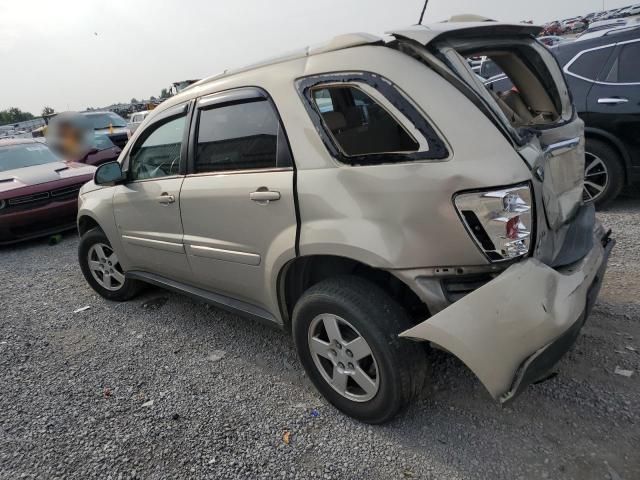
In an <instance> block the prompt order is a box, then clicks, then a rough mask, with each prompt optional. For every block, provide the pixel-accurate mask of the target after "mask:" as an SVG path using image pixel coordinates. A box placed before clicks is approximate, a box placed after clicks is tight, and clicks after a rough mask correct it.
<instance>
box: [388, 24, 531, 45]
mask: <svg viewBox="0 0 640 480" xmlns="http://www.w3.org/2000/svg"><path fill="white" fill-rule="evenodd" d="M542 30H543V28H542V27H539V26H537V25H530V24H525V23H499V22H442V23H435V24H431V25H428V26H427V25H414V26H413V27H409V28H407V29H403V30H396V31H393V32H387V33H389V34H391V35H394V36H396V37H402V38H408V39H409V40H414V41H416V42H418V43H419V44H420V45H424V46H426V45H428V44H429V43H431V42H433V41H434V40H436V39H438V40H444V39H446V38H451V37H456V38H458V39H459V38H464V37H481V36H485V35H490V36H501V35H505V36H523V35H524V36H534V37H537V36H538V35H539V34H540V33H541V32H542Z"/></svg>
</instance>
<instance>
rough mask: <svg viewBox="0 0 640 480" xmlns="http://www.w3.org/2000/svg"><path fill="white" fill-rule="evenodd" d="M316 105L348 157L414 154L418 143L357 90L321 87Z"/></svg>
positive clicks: (316, 97) (390, 116) (315, 94)
mask: <svg viewBox="0 0 640 480" xmlns="http://www.w3.org/2000/svg"><path fill="white" fill-rule="evenodd" d="M312 97H313V101H314V103H315V105H316V108H317V109H318V111H320V114H321V115H322V119H323V121H324V124H325V126H326V128H327V129H328V130H329V131H330V132H331V135H332V136H333V138H334V139H335V141H336V143H337V144H338V145H339V146H340V149H341V150H342V151H343V152H344V154H345V155H347V156H354V155H367V154H381V153H396V152H415V151H417V150H418V149H419V147H420V145H419V144H418V142H417V141H416V140H415V139H414V138H413V137H412V136H411V135H409V133H408V132H407V131H406V130H405V129H404V127H403V126H402V125H401V124H400V123H399V122H398V121H397V120H396V119H395V118H393V116H392V115H391V114H390V113H389V112H388V111H387V110H385V108H384V107H382V106H381V105H380V104H378V103H377V102H376V101H375V100H373V99H372V98H371V97H370V96H369V95H367V94H366V93H365V92H363V91H362V90H360V89H359V88H357V87H355V86H341V85H340V86H322V87H319V88H315V89H313V90H312Z"/></svg>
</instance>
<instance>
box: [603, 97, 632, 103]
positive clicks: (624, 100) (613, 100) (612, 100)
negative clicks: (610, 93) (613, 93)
mask: <svg viewBox="0 0 640 480" xmlns="http://www.w3.org/2000/svg"><path fill="white" fill-rule="evenodd" d="M628 102H629V99H627V98H615V97H612V98H599V99H598V103H599V104H601V105H618V104H619V103H628Z"/></svg>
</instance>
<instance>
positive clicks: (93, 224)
mask: <svg viewBox="0 0 640 480" xmlns="http://www.w3.org/2000/svg"><path fill="white" fill-rule="evenodd" d="M94 228H100V229H102V227H101V226H100V224H99V223H98V221H97V220H96V219H95V218H93V217H92V216H91V215H88V214H82V215H80V216H79V217H78V235H80V236H82V235H84V234H85V233H87V232H88V231H89V230H92V229H94Z"/></svg>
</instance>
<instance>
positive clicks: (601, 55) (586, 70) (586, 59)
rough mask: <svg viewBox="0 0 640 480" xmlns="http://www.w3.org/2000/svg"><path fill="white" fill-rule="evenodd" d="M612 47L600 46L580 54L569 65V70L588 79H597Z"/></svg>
mask: <svg viewBox="0 0 640 480" xmlns="http://www.w3.org/2000/svg"><path fill="white" fill-rule="evenodd" d="M611 51H612V48H611V47H608V48H600V49H598V50H592V51H590V52H585V53H583V54H582V55H580V56H579V57H578V58H577V59H576V61H575V62H573V63H572V64H571V66H569V72H571V73H573V74H574V75H578V76H580V77H584V78H588V79H590V80H597V79H598V75H599V74H600V72H601V71H602V68H603V67H604V65H605V63H607V60H609V55H611Z"/></svg>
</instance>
